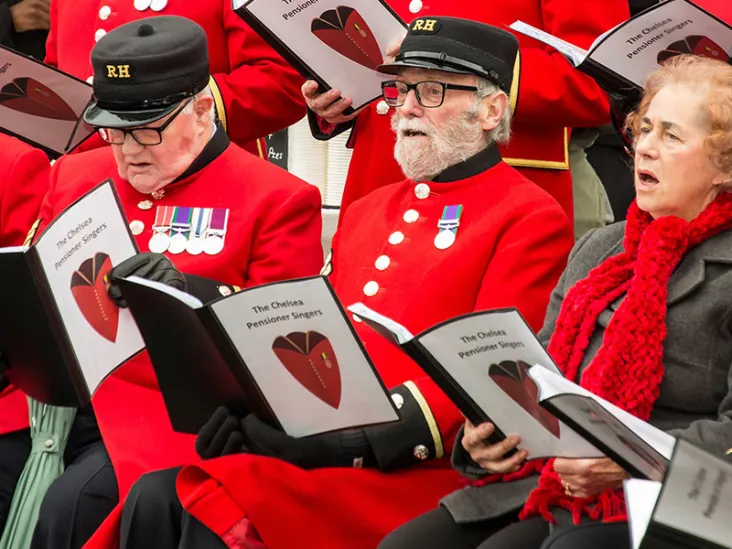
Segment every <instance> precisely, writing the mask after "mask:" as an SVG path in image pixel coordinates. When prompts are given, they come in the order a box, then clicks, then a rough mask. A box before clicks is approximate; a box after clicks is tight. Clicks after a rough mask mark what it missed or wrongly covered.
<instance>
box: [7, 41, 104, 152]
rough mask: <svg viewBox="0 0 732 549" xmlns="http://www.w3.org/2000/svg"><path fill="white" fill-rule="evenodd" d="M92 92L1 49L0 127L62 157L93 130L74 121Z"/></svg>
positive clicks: (85, 86)
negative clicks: (69, 145) (69, 144)
mask: <svg viewBox="0 0 732 549" xmlns="http://www.w3.org/2000/svg"><path fill="white" fill-rule="evenodd" d="M91 94H92V88H91V86H90V85H89V84H87V83H86V82H81V81H80V80H77V79H75V78H73V77H71V76H69V75H67V74H64V73H62V72H60V71H57V70H56V69H54V68H52V67H49V66H48V65H44V64H43V63H39V62H38V61H34V60H33V59H30V58H28V57H26V56H24V55H20V54H19V53H17V52H15V51H13V50H10V49H7V48H4V47H1V46H0V126H2V127H3V128H5V129H6V130H9V131H10V132H12V133H14V134H16V135H19V136H21V137H23V138H24V139H27V140H30V141H33V142H34V143H37V144H39V145H41V146H43V147H46V148H48V149H51V150H52V151H54V152H56V153H58V154H62V153H63V152H64V151H65V148H66V145H67V144H68V143H69V140H70V139H71V137H72V134H74V132H75V130H76V135H75V140H74V142H72V143H71V145H72V146H71V147H70V148H73V146H75V145H76V144H77V143H78V142H79V141H82V140H83V139H86V138H87V137H88V136H89V134H91V133H92V132H93V130H92V129H91V128H90V127H89V126H87V125H85V124H83V123H81V127H79V128H77V121H78V120H79V118H80V116H81V114H82V113H83V111H84V108H85V107H86V105H87V103H88V102H89V99H90V98H91Z"/></svg>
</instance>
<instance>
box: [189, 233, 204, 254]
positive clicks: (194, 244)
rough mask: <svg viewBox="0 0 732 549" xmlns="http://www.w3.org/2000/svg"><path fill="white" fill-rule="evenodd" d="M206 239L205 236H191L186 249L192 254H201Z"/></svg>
mask: <svg viewBox="0 0 732 549" xmlns="http://www.w3.org/2000/svg"><path fill="white" fill-rule="evenodd" d="M204 243H205V240H203V238H195V237H193V238H191V239H190V240H189V241H188V244H186V251H187V252H188V253H189V254H191V255H200V254H202V253H203V246H204Z"/></svg>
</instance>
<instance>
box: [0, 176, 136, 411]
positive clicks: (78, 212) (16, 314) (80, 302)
mask: <svg viewBox="0 0 732 549" xmlns="http://www.w3.org/2000/svg"><path fill="white" fill-rule="evenodd" d="M136 253H137V248H136V246H135V242H134V240H133V238H132V235H131V234H130V231H129V227H128V226H127V221H126V218H125V216H124V213H123V211H122V207H121V205H120V203H119V198H118V196H117V193H116V191H115V189H114V185H113V184H112V182H111V180H108V181H106V182H104V183H102V184H101V185H99V186H97V187H96V188H94V189H92V190H91V191H89V192H88V193H87V194H86V195H84V196H83V197H82V198H80V199H79V200H78V201H76V202H75V203H74V204H72V205H71V206H69V207H68V208H67V209H66V210H65V211H64V212H62V213H61V214H60V215H59V216H57V217H56V219H54V220H53V221H52V222H51V223H50V224H49V225H48V227H46V229H45V230H44V231H43V233H42V234H41V235H40V236H39V237H38V239H37V241H36V242H35V243H34V244H33V245H32V246H31V247H28V248H26V247H20V246H17V247H11V248H0V272H2V273H3V284H2V285H0V350H1V351H2V353H3V355H4V357H5V358H6V359H7V362H8V369H7V371H6V375H7V377H8V379H9V381H10V382H11V383H12V384H14V385H16V386H17V387H18V388H19V389H21V390H22V391H24V392H25V393H26V394H28V395H29V396H31V397H33V398H35V399H36V400H39V401H41V402H45V403H48V404H53V405H58V406H80V405H83V404H85V403H87V402H89V399H90V396H91V395H92V394H93V393H94V391H95V390H96V389H97V387H98V386H99V384H100V383H101V382H102V381H103V380H104V378H105V377H106V376H107V375H108V374H109V373H110V372H111V371H113V370H114V369H115V368H116V367H117V366H119V365H120V364H122V363H123V362H124V361H126V360H127V359H128V358H129V357H131V356H132V355H134V354H136V353H137V352H139V351H140V350H141V349H142V346H143V345H142V339H141V338H140V335H139V333H138V331H137V327H136V326H135V323H134V320H133V319H132V315H130V313H129V312H127V311H124V310H120V309H119V308H118V307H117V306H116V305H115V304H114V302H113V301H112V300H111V299H110V298H109V296H108V295H107V291H106V284H105V276H106V274H107V273H108V272H109V271H110V269H112V267H113V266H114V265H116V264H118V263H120V262H121V261H123V260H125V259H127V258H129V257H131V256H133V255H134V254H136Z"/></svg>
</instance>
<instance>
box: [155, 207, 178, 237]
mask: <svg viewBox="0 0 732 549" xmlns="http://www.w3.org/2000/svg"><path fill="white" fill-rule="evenodd" d="M174 211H175V208H173V207H172V206H158V208H157V209H156V210H155V222H154V223H153V230H156V231H158V232H167V231H168V229H170V224H171V221H172V220H173V213H174Z"/></svg>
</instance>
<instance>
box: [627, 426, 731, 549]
mask: <svg viewBox="0 0 732 549" xmlns="http://www.w3.org/2000/svg"><path fill="white" fill-rule="evenodd" d="M624 490H625V501H626V505H627V508H628V521H629V523H630V536H631V542H632V547H633V549H691V548H697V547H700V548H710V549H711V548H714V549H732V520H730V517H732V462H730V461H729V459H727V460H725V459H723V458H721V457H718V456H715V455H712V454H710V453H709V452H706V451H705V450H702V449H700V448H698V447H696V446H694V445H693V444H691V443H690V442H688V441H686V440H683V439H679V440H678V442H677V443H676V448H675V449H674V453H673V456H672V458H671V462H670V463H669V465H668V469H667V471H666V475H665V477H664V478H663V483H661V482H654V481H651V480H641V479H630V480H627V481H626V482H625V485H624Z"/></svg>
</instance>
